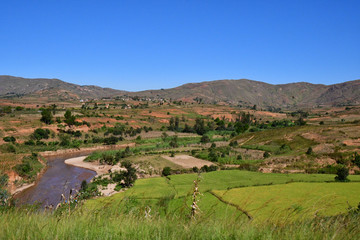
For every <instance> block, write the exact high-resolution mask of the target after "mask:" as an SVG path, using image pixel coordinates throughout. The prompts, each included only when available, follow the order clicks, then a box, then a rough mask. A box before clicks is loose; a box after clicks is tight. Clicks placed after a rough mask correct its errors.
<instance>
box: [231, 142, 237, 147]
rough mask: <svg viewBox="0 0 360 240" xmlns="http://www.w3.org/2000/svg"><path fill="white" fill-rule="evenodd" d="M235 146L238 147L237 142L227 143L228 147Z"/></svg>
mask: <svg viewBox="0 0 360 240" xmlns="http://www.w3.org/2000/svg"><path fill="white" fill-rule="evenodd" d="M237 145H238V142H237V141H232V142H230V143H229V146H230V147H236V146H237Z"/></svg>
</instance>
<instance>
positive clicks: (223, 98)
mask: <svg viewBox="0 0 360 240" xmlns="http://www.w3.org/2000/svg"><path fill="white" fill-rule="evenodd" d="M31 95H34V96H42V97H44V96H48V97H58V98H61V99H62V100H66V99H86V98H88V99H95V98H98V99H99V98H103V97H115V96H130V97H134V96H138V97H148V98H164V99H172V100H182V101H188V102H191V101H198V102H203V103H228V104H233V105H242V106H253V105H257V106H259V107H276V108H302V107H317V106H322V105H327V106H339V105H357V104H360V80H355V81H349V82H344V83H339V84H333V85H323V84H311V83H306V82H299V83H289V84H279V85H272V84H268V83H264V82H258V81H253V80H247V79H240V80H217V81H209V82H201V83H189V84H184V85H182V86H179V87H176V88H170V89H161V90H147V91H141V92H126V91H120V90H114V89H111V88H101V87H97V86H80V85H76V84H71V83H66V82H63V81H61V80H59V79H40V78H39V79H26V78H19V77H12V76H0V97H2V98H4V97H17V96H31Z"/></svg>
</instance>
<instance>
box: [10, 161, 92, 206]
mask: <svg viewBox="0 0 360 240" xmlns="http://www.w3.org/2000/svg"><path fill="white" fill-rule="evenodd" d="M83 155H84V154H67V155H62V156H61V157H51V158H48V167H47V169H46V171H45V172H44V173H43V175H42V176H41V178H40V179H39V180H38V181H37V183H36V184H35V185H34V186H32V187H30V188H28V189H26V190H24V191H22V192H20V193H18V194H17V195H16V196H15V199H16V200H17V205H23V204H34V203H39V204H40V205H41V206H42V207H45V206H47V205H50V204H52V205H54V206H56V205H57V204H58V203H59V202H60V201H61V194H64V195H65V196H66V198H67V197H68V196H69V192H70V189H76V190H78V189H80V185H81V182H82V181H83V180H86V181H88V182H89V181H90V180H91V179H92V178H93V177H94V176H95V175H96V172H94V171H91V170H88V169H85V168H79V167H75V166H70V165H67V164H65V163H64V161H65V160H66V159H68V158H72V157H80V156H83Z"/></svg>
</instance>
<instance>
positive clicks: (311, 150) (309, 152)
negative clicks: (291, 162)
mask: <svg viewBox="0 0 360 240" xmlns="http://www.w3.org/2000/svg"><path fill="white" fill-rule="evenodd" d="M312 153H313V149H312V147H309V148H308V150H307V151H306V154H307V155H311V154H312Z"/></svg>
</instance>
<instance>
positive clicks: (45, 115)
mask: <svg viewBox="0 0 360 240" xmlns="http://www.w3.org/2000/svg"><path fill="white" fill-rule="evenodd" d="M40 121H42V122H44V123H45V124H52V123H53V115H52V112H51V110H50V109H43V110H42V111H41V118H40Z"/></svg>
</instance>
